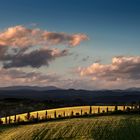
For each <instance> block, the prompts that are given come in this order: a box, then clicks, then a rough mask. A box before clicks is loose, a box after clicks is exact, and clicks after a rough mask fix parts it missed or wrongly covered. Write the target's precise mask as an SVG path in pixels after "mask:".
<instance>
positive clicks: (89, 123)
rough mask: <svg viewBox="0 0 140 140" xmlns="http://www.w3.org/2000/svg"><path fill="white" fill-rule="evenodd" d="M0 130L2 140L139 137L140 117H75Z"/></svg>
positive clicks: (125, 139) (134, 139)
mask: <svg viewBox="0 0 140 140" xmlns="http://www.w3.org/2000/svg"><path fill="white" fill-rule="evenodd" d="M0 130H2V131H0V140H51V139H52V140H139V138H140V117H139V115H121V116H119V115H117V116H101V117H94V118H73V119H67V120H61V121H53V122H45V123H39V124H32V125H21V126H16V127H11V128H9V127H8V128H3V126H0Z"/></svg>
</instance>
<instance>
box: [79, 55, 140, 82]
mask: <svg viewBox="0 0 140 140" xmlns="http://www.w3.org/2000/svg"><path fill="white" fill-rule="evenodd" d="M78 71H79V72H80V75H81V76H89V77H91V78H92V80H104V81H123V80H139V79H140V56H134V57H124V56H120V57H114V58H113V59H112V64H108V65H107V64H100V63H93V64H92V65H91V66H89V67H87V68H79V69H78Z"/></svg>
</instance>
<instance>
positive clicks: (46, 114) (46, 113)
mask: <svg viewBox="0 0 140 140" xmlns="http://www.w3.org/2000/svg"><path fill="white" fill-rule="evenodd" d="M47 116H48V112H47V110H46V112H45V118H46V119H47Z"/></svg>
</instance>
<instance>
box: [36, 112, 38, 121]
mask: <svg viewBox="0 0 140 140" xmlns="http://www.w3.org/2000/svg"><path fill="white" fill-rule="evenodd" d="M36 119H37V120H39V115H38V112H37V113H36Z"/></svg>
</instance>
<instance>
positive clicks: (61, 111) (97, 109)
mask: <svg viewBox="0 0 140 140" xmlns="http://www.w3.org/2000/svg"><path fill="white" fill-rule="evenodd" d="M127 107H130V106H125V108H124V106H117V109H118V110H122V111H123V110H124V109H126V108H127ZM91 109H92V110H91V113H92V114H97V113H102V112H107V110H108V111H114V110H115V106H91ZM89 111H90V106H77V107H65V108H57V109H49V110H40V111H35V112H30V116H31V117H34V118H36V117H37V116H38V117H39V118H40V119H43V118H45V117H47V118H54V117H55V116H54V112H56V117H66V116H70V115H71V113H72V112H73V115H76V113H78V114H79V115H83V114H89ZM46 112H47V115H46ZM26 116H27V113H24V114H18V115H17V114H16V118H20V121H26V120H27V119H26ZM10 119H11V121H10V122H11V123H12V122H14V119H15V116H10ZM2 121H3V123H5V117H3V118H2ZM7 121H9V116H7Z"/></svg>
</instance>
